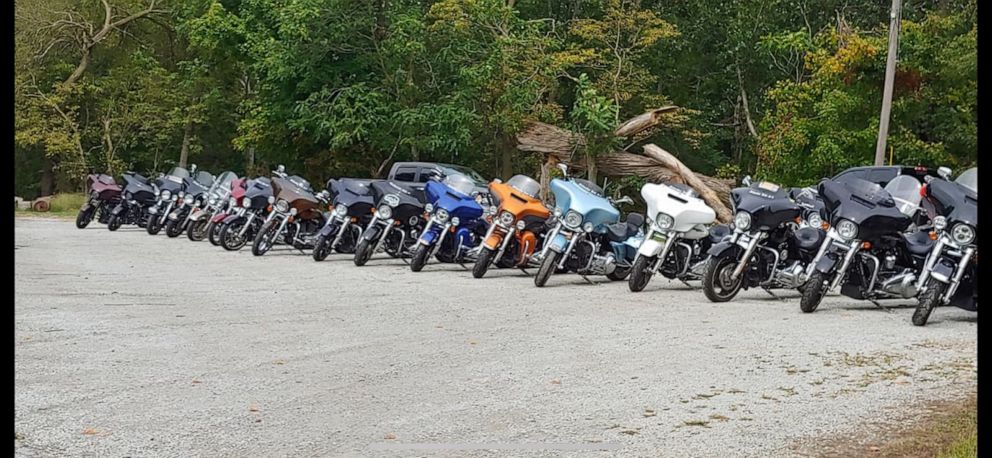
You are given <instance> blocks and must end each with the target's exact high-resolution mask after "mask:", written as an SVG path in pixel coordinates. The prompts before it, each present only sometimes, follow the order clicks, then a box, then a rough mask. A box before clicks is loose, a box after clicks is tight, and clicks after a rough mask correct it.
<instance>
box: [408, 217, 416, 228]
mask: <svg viewBox="0 0 992 458" xmlns="http://www.w3.org/2000/svg"><path fill="white" fill-rule="evenodd" d="M407 223H408V224H409V225H411V226H416V225H417V215H413V216H411V217H410V220H409V221H407Z"/></svg>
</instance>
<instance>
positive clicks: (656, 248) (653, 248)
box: [637, 239, 665, 258]
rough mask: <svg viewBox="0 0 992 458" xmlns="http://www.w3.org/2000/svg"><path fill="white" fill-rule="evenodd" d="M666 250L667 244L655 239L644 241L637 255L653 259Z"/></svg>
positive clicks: (638, 248)
mask: <svg viewBox="0 0 992 458" xmlns="http://www.w3.org/2000/svg"><path fill="white" fill-rule="evenodd" d="M664 249H665V242H663V241H660V240H655V239H644V241H643V242H641V246H639V247H637V254H638V255H640V256H644V257H647V258H653V257H655V256H658V255H660V254H661V251H662V250H664Z"/></svg>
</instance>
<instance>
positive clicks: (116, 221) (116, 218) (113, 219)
mask: <svg viewBox="0 0 992 458" xmlns="http://www.w3.org/2000/svg"><path fill="white" fill-rule="evenodd" d="M120 227H121V215H111V216H110V220H109V221H107V229H109V230H110V232H114V231H116V230H117V229H120Z"/></svg>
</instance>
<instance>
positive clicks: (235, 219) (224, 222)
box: [221, 215, 247, 224]
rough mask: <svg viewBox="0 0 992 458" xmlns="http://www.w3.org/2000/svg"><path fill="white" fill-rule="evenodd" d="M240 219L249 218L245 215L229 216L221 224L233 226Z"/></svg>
mask: <svg viewBox="0 0 992 458" xmlns="http://www.w3.org/2000/svg"><path fill="white" fill-rule="evenodd" d="M238 218H247V217H246V216H244V215H227V216H225V217H224V220H223V221H222V222H221V224H231V223H233V222H235V221H237V220H238Z"/></svg>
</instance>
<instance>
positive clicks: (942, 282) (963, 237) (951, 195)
mask: <svg viewBox="0 0 992 458" xmlns="http://www.w3.org/2000/svg"><path fill="white" fill-rule="evenodd" d="M948 173H949V171H948ZM946 178H947V176H945V179H943V180H941V179H933V180H931V181H930V182H929V183H927V184H926V185H925V188H926V189H925V191H924V195H925V197H926V198H927V200H929V201H930V202H931V203H932V204H933V206H934V209H935V210H936V212H937V215H939V216H936V217H935V218H934V221H933V226H934V227H933V229H934V235H935V238H936V239H937V242H936V244H935V245H934V247H933V249H932V250H930V254H929V255H928V256H927V259H926V262H925V264H924V267H923V269H922V271H921V273H920V278H919V280H917V282H916V286H917V288H919V290H920V294H919V302H918V304H917V306H916V312H915V313H913V324H915V325H917V326H923V325H925V324H927V320H928V319H929V318H930V313H932V312H933V309H934V308H935V307H938V306H943V305H954V306H956V307H960V308H962V309H964V310H968V311H971V312H977V311H978V288H977V284H976V282H977V278H978V275H977V273H978V262H977V261H976V259H977V253H978V168H972V169H969V170H967V171H965V172H964V173H962V174H961V175H960V176H959V177H958V179H957V180H955V181H948V180H946Z"/></svg>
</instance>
